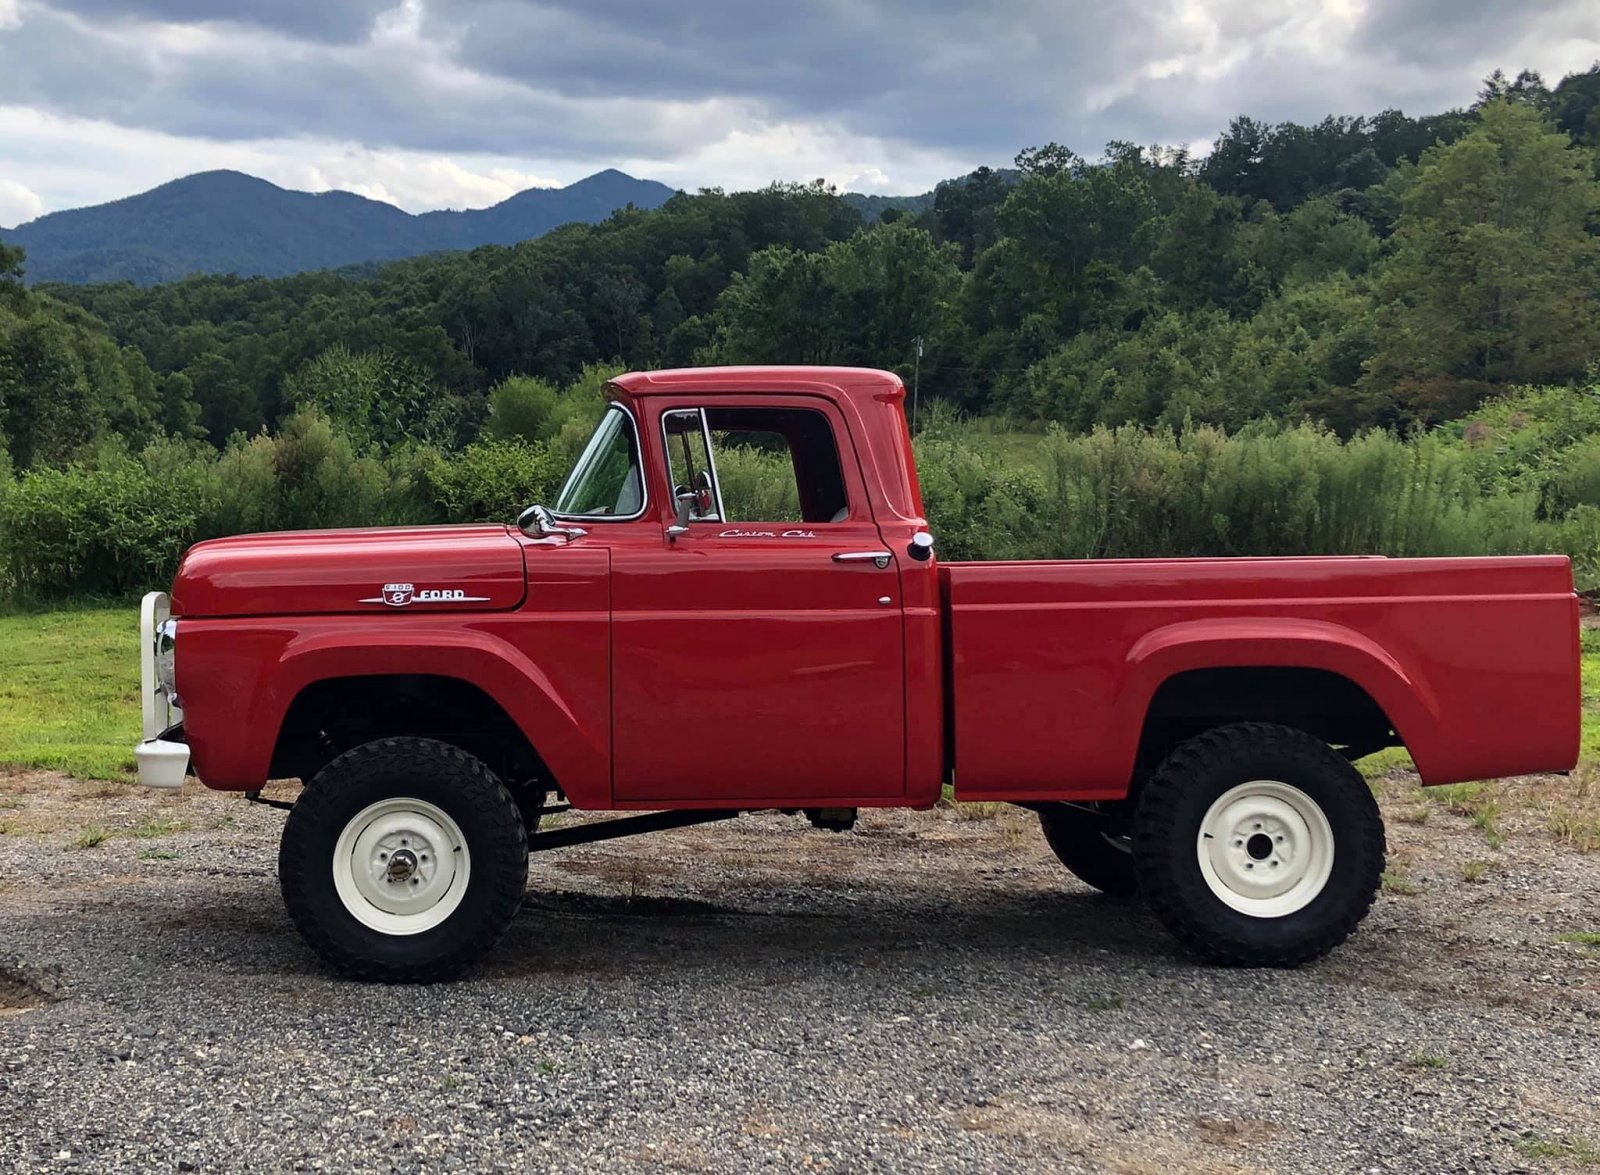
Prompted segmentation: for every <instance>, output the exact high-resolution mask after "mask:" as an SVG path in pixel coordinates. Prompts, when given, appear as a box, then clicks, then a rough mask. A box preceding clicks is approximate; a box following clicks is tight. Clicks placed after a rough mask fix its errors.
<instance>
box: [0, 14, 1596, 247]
mask: <svg viewBox="0 0 1600 1175" xmlns="http://www.w3.org/2000/svg"><path fill="white" fill-rule="evenodd" d="M1597 58H1600V3H1597V2H1596V0H1094V2H1092V3H1089V2H1084V0H0V225H14V224H17V223H20V222H22V221H25V220H28V219H31V218H32V217H34V216H37V215H39V214H40V213H42V212H47V211H52V210H55V209H59V208H71V207H76V206H79V205H83V204H90V203H97V202H100V201H104V200H108V199H114V198H116V197H119V196H124V195H129V194H131V193H133V192H137V191H141V190H143V189H145V188H148V187H151V186H153V185H155V184H157V183H161V182H163V181H165V180H168V179H172V178H174V177H176V176H180V175H185V174H188V173H190V172H194V171H202V170H206V169H209V168H219V167H229V168H236V169H239V170H241V171H248V172H252V173H254V174H256V175H260V176H263V177H265V178H267V179H270V180H272V181H274V182H276V183H279V184H283V185H284V186H287V187H294V188H304V189H310V190H321V189H324V188H329V187H339V188H348V189H351V190H354V191H357V192H361V193H363V194H365V195H368V196H373V197H376V198H379V199H384V200H389V201H391V202H393V203H396V204H399V205H400V206H402V207H404V208H407V209H411V210H413V211H420V210H422V209H427V208H442V207H454V208H462V207H480V206H483V205H486V204H491V203H494V202H495V201H497V200H500V199H503V198H505V197H506V196H508V195H510V194H511V193H512V192H515V191H517V190H520V189H521V188H525V187H530V186H533V185H541V184H553V183H568V182H571V181H572V180H575V179H579V178H581V177H582V176H584V175H587V174H589V173H591V172H593V171H596V170H599V169H600V168H602V167H613V166H614V167H620V168H622V169H623V170H625V171H628V172H631V173H632V174H634V175H640V176H648V177H652V178H655V179H660V180H663V181H665V182H667V183H670V184H673V185H674V186H678V187H685V188H697V187H702V186H708V185H722V186H724V187H728V188H739V187H751V186H759V185H761V184H764V183H767V182H768V181H770V180H773V179H792V180H805V179H811V178H815V177H817V176H824V177H826V178H827V179H829V180H831V181H833V182H835V183H838V184H840V185H841V186H844V187H847V188H851V189H854V190H858V191H867V192H886V193H890V192H892V193H900V192H916V191H924V190H926V189H927V188H929V187H930V186H931V185H932V184H933V183H934V182H935V181H937V180H939V179H942V178H944V177H946V176H951V175H956V174H960V173H962V172H965V171H968V170H970V169H971V168H972V167H974V166H976V165H978V164H980V163H989V164H1002V163H1005V162H1008V161H1009V160H1010V159H1011V157H1012V156H1013V155H1014V154H1015V153H1016V151H1017V150H1018V149H1019V148H1021V147H1025V146H1028V145H1031V144H1037V143H1041V142H1044V141H1047V140H1052V139H1053V140H1056V141H1058V142H1062V143H1065V144H1066V145H1068V146H1070V147H1072V148H1073V149H1074V150H1076V151H1079V152H1080V153H1083V154H1089V155H1093V154H1096V153H1097V152H1098V150H1099V148H1100V147H1101V146H1102V145H1103V144H1104V143H1105V142H1106V141H1107V140H1108V139H1113V138H1117V139H1132V140H1136V141H1139V142H1146V143H1148V142H1162V143H1182V144H1191V145H1196V146H1199V145H1203V144H1205V143H1208V142H1209V141H1210V139H1211V138H1212V137H1213V136H1214V135H1215V134H1216V132H1217V131H1218V130H1219V129H1220V128H1221V127H1222V126H1224V125H1225V124H1226V122H1227V120H1228V118H1229V117H1230V116H1232V115H1234V114H1236V113H1250V114H1253V115H1256V116H1258V117H1264V118H1268V119H1283V118H1314V117H1317V116H1320V115H1322V114H1324V113H1328V112H1332V111H1339V112H1351V113H1355V112H1370V111H1376V110H1379V109H1382V108H1384V107H1387V106H1399V107H1401V108H1403V109H1405V110H1408V111H1412V112H1416V113H1425V112H1430V111H1435V110H1440V109H1444V108H1445V107H1447V106H1451V105H1457V104H1461V103H1464V102H1468V101H1470V100H1471V99H1472V96H1473V94H1474V92H1475V90H1476V89H1477V84H1478V80H1479V79H1480V78H1481V77H1483V76H1484V75H1485V74H1487V73H1488V72H1489V71H1490V70H1492V69H1494V68H1496V67H1497V66H1498V67H1501V68H1504V69H1506V70H1507V72H1511V73H1514V72H1515V71H1516V70H1518V69H1520V68H1523V67H1531V68H1535V69H1539V70H1541V71H1542V72H1543V73H1544V74H1545V77H1546V78H1547V80H1549V81H1551V82H1552V83H1553V82H1554V81H1555V80H1557V79H1558V78H1559V77H1560V76H1561V75H1562V74H1563V73H1566V72H1571V71H1574V70H1580V69H1585V68H1587V67H1588V66H1589V65H1591V64H1592V63H1594V61H1595V60H1596V59H1597Z"/></svg>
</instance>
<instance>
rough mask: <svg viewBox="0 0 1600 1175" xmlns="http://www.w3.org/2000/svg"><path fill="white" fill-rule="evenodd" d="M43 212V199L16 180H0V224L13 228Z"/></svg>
mask: <svg viewBox="0 0 1600 1175" xmlns="http://www.w3.org/2000/svg"><path fill="white" fill-rule="evenodd" d="M43 212H44V201H43V200H41V199H39V197H38V196H37V195H35V194H34V193H33V192H32V191H30V190H29V189H27V188H25V187H23V186H22V185H21V184H19V183H17V181H16V180H0V226H7V225H8V226H10V227H12V228H15V227H16V226H17V225H19V224H25V223H27V222H28V221H30V220H32V219H34V217H36V216H39V215H40V214H41V213H43Z"/></svg>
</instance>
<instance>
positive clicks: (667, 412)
mask: <svg viewBox="0 0 1600 1175" xmlns="http://www.w3.org/2000/svg"><path fill="white" fill-rule="evenodd" d="M690 414H693V415H695V416H698V417H699V418H700V435H701V437H702V438H704V440H705V442H706V461H707V462H708V463H709V464H710V467H711V489H712V491H713V492H714V493H715V494H716V496H717V516H716V517H715V518H691V519H690V520H689V525H690V526H693V525H694V524H695V523H697V522H716V523H720V524H721V525H723V526H727V525H728V510H727V507H725V506H724V505H723V504H722V475H721V474H720V473H718V472H717V454H716V451H715V450H714V449H713V448H712V446H711V422H710V421H708V420H707V419H706V410H705V409H704V408H703V407H697V408H665V409H663V410H662V412H661V455H662V457H663V458H665V461H666V469H665V470H663V472H664V473H666V475H667V493H668V495H669V496H670V495H671V493H672V488H673V487H672V444H671V442H670V441H668V439H667V417H669V416H688V415H690Z"/></svg>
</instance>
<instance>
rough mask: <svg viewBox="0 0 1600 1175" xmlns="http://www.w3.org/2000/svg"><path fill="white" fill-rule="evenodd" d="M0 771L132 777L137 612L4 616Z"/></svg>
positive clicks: (100, 608) (131, 608) (126, 608)
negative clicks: (39, 770) (0, 767)
mask: <svg viewBox="0 0 1600 1175" xmlns="http://www.w3.org/2000/svg"><path fill="white" fill-rule="evenodd" d="M0 650H3V651H0V764H4V765H7V766H12V767H44V768H51V769H54V770H57V771H65V772H67V773H68V774H71V775H76V776H79V777H80V778H84V779H120V778H123V777H124V776H126V775H127V774H128V773H129V772H131V771H132V770H133V744H134V743H135V742H136V741H138V738H139V608H138V605H137V604H127V605H123V606H120V607H109V606H105V605H96V606H94V607H77V608H64V609H62V610H60V611H54V612H25V613H15V614H12V615H6V616H0Z"/></svg>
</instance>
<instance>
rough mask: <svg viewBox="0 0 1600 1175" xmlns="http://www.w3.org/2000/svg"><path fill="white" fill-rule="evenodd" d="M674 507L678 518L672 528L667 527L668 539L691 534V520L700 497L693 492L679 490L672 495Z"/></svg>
mask: <svg viewBox="0 0 1600 1175" xmlns="http://www.w3.org/2000/svg"><path fill="white" fill-rule="evenodd" d="M672 501H673V507H674V509H675V510H676V511H677V517H676V518H675V519H674V520H673V523H672V525H671V526H669V527H667V538H669V539H676V538H677V537H678V536H679V535H680V534H688V533H689V519H690V518H691V517H693V515H694V508H695V504H696V503H697V502H698V501H699V495H698V494H696V493H695V492H694V491H693V490H679V491H678V492H677V493H675V494H673V495H672Z"/></svg>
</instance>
